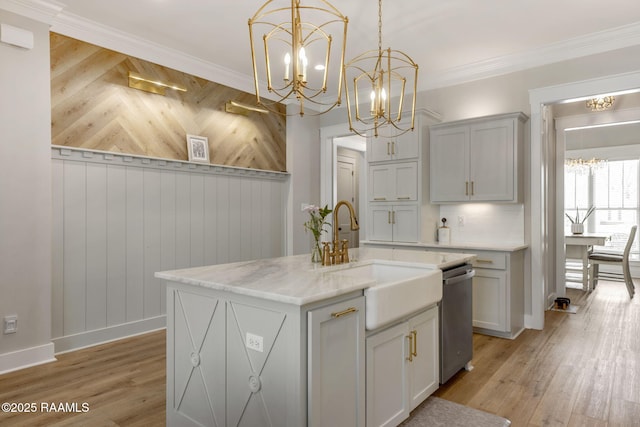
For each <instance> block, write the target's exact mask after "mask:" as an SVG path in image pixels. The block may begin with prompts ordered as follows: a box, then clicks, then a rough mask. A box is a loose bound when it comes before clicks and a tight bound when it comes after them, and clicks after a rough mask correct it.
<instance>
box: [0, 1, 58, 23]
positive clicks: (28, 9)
mask: <svg viewBox="0 0 640 427" xmlns="http://www.w3.org/2000/svg"><path fill="white" fill-rule="evenodd" d="M64 7H65V5H64V4H62V3H58V2H57V1H54V0H0V9H4V10H8V11H9V12H13V13H15V14H17V15H22V16H26V17H27V18H31V19H33V20H36V21H38V22H44V23H45V24H50V23H51V21H52V20H53V18H55V17H56V15H58V14H59V13H60V11H61V10H62V9H63V8H64Z"/></svg>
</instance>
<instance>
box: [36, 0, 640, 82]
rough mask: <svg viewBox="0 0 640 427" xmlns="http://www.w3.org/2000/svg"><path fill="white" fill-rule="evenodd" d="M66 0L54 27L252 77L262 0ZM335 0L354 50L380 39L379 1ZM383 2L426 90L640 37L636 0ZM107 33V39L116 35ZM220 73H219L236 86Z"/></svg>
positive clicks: (390, 35)
mask: <svg viewBox="0 0 640 427" xmlns="http://www.w3.org/2000/svg"><path fill="white" fill-rule="evenodd" d="M45 1H46V0H45ZM51 1H52V0H51ZM61 1H62V3H63V4H64V7H62V9H61V12H60V13H59V15H58V17H57V19H56V20H54V22H53V25H52V31H56V32H60V33H62V34H65V35H69V36H71V37H76V38H83V39H84V40H85V41H90V42H94V43H95V41H92V40H86V37H79V36H81V35H83V34H89V33H90V31H91V30H92V29H94V30H96V29H97V30H98V31H94V33H95V32H101V33H102V34H103V35H106V34H110V35H111V36H110V37H111V39H115V38H120V39H123V38H124V39H126V38H130V39H131V40H134V41H135V43H137V44H139V45H140V44H144V43H150V45H151V46H153V49H155V50H165V51H167V52H172V53H174V54H175V53H176V52H180V55H182V57H183V58H185V61H186V60H189V61H197V62H198V63H199V66H200V67H201V68H206V67H210V68H211V69H212V70H217V72H218V74H219V75H224V74H226V75H229V76H232V75H235V76H241V77H243V78H245V79H246V80H245V81H250V79H251V75H252V69H251V61H250V46H249V37H248V34H249V31H248V25H247V21H248V18H250V17H251V16H252V15H253V14H254V13H255V12H256V11H257V9H258V8H259V7H260V6H261V5H262V3H263V1H262V0H135V1H131V0H109V1H102V0H61ZM278 1H279V3H280V4H288V1H286V0H278ZM305 1H307V2H308V1H310V0H303V2H305ZM313 1H318V0H313ZM332 4H333V5H334V6H336V7H337V8H338V9H339V10H340V11H341V12H342V13H343V14H344V15H346V16H347V17H348V18H349V28H348V35H347V52H346V57H347V59H350V58H351V57H353V56H355V55H356V54H358V53H360V52H362V51H365V50H369V49H375V48H376V47H377V20H378V11H377V2H376V1H375V0H333V2H332ZM382 7H383V27H382V31H383V42H382V44H383V48H385V47H391V48H393V49H394V50H401V51H404V52H405V53H407V54H408V55H409V56H411V57H412V58H413V60H414V61H415V62H416V63H417V64H418V65H419V67H420V77H419V79H418V82H419V90H425V89H429V88H434V87H440V86H446V85H449V84H455V83H459V82H463V81H470V80H474V79H477V78H484V77H488V76H490V75H499V74H504V73H507V72H511V71H517V70H518V69H525V68H531V67H535V66H539V65H544V64H546V63H551V62H558V61H560V60H563V59H569V58H572V57H578V56H583V55H588V54H592V53H598V52H601V51H605V50H611V49H615V48H621V47H627V46H630V45H636V44H640V2H638V1H634V0H606V1H604V0H563V1H557V0H482V1H479V0H446V1H442V0H393V1H390V0H387V1H384V2H383V5H382ZM116 36H117V37H116ZM103 40H106V43H102V45H103V46H104V44H108V42H109V36H104V37H103ZM96 44H101V43H96ZM105 47H111V46H105ZM145 59H147V58H145ZM163 65H168V66H171V64H163ZM183 71H187V72H189V70H183ZM194 74H195V73H194ZM205 77H206V76H205ZM223 80H224V78H221V79H218V80H217V81H218V82H219V83H223V84H227V85H229V86H238V85H237V84H229V82H225V81H223ZM239 89H243V90H245V89H246V88H239Z"/></svg>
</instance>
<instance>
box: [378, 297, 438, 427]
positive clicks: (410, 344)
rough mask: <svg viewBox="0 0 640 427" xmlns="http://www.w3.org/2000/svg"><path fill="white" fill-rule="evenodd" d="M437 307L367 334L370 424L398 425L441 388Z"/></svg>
mask: <svg viewBox="0 0 640 427" xmlns="http://www.w3.org/2000/svg"><path fill="white" fill-rule="evenodd" d="M438 349H439V342H438V307H437V306H434V307H432V308H430V309H428V310H426V311H424V312H422V313H420V314H417V315H415V316H413V317H411V318H410V319H408V320H406V321H403V322H401V323H399V324H397V325H394V326H392V327H390V328H387V329H384V330H382V331H380V332H375V331H374V332H373V333H372V334H371V335H370V336H368V337H367V427H378V426H396V425H398V424H399V423H400V422H402V420H405V419H406V418H408V417H409V413H410V412H411V411H412V410H413V409H415V408H416V407H417V406H418V405H419V404H420V403H421V402H423V401H424V400H425V399H426V398H427V397H429V395H431V394H432V393H433V392H434V391H435V390H437V389H438V375H439V371H438V369H439V359H438V357H439V356H438V355H439V351H438Z"/></svg>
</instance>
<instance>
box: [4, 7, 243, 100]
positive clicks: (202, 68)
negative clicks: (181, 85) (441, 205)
mask: <svg viewBox="0 0 640 427" xmlns="http://www.w3.org/2000/svg"><path fill="white" fill-rule="evenodd" d="M0 1H2V0H0ZM51 31H53V32H55V33H59V34H62V35H65V36H68V37H72V38H74V39H77V40H82V41H85V42H87V43H92V44H95V45H98V46H101V47H104V48H106V49H111V50H114V51H116V52H120V53H124V54H126V55H130V56H133V57H136V58H140V59H143V60H145V61H150V62H154V63H156V64H160V65H163V66H165V67H169V68H173V69H175V70H179V71H182V72H185V73H188V74H191V75H194V76H198V77H201V78H204V79H207V80H210V81H212V82H215V83H219V84H223V85H225V86H229V87H232V88H235V89H238V90H242V91H245V92H248V93H254V92H255V85H254V82H253V77H249V76H243V75H239V74H238V73H237V72H234V71H232V70H229V69H228V68H224V67H222V66H220V65H217V64H213V63H210V62H206V61H202V60H201V59H199V58H196V57H194V56H191V55H187V54H185V53H182V52H180V51H177V50H173V49H169V48H167V47H165V46H162V45H160V44H157V43H154V42H150V41H149V40H146V39H142V38H139V37H136V36H133V35H131V34H130V33H125V32H123V31H119V30H116V29H114V28H112V27H108V26H105V25H102V24H99V23H97V22H94V21H90V20H87V19H85V18H82V17H80V16H77V15H74V14H71V13H65V12H62V13H61V14H60V15H58V17H57V18H56V19H55V20H54V22H53V24H52V26H51Z"/></svg>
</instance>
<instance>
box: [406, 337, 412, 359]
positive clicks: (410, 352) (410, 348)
mask: <svg viewBox="0 0 640 427" xmlns="http://www.w3.org/2000/svg"><path fill="white" fill-rule="evenodd" d="M406 338H407V339H408V340H409V357H407V358H406V359H407V360H408V361H409V362H413V334H411V335H407V336H406Z"/></svg>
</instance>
